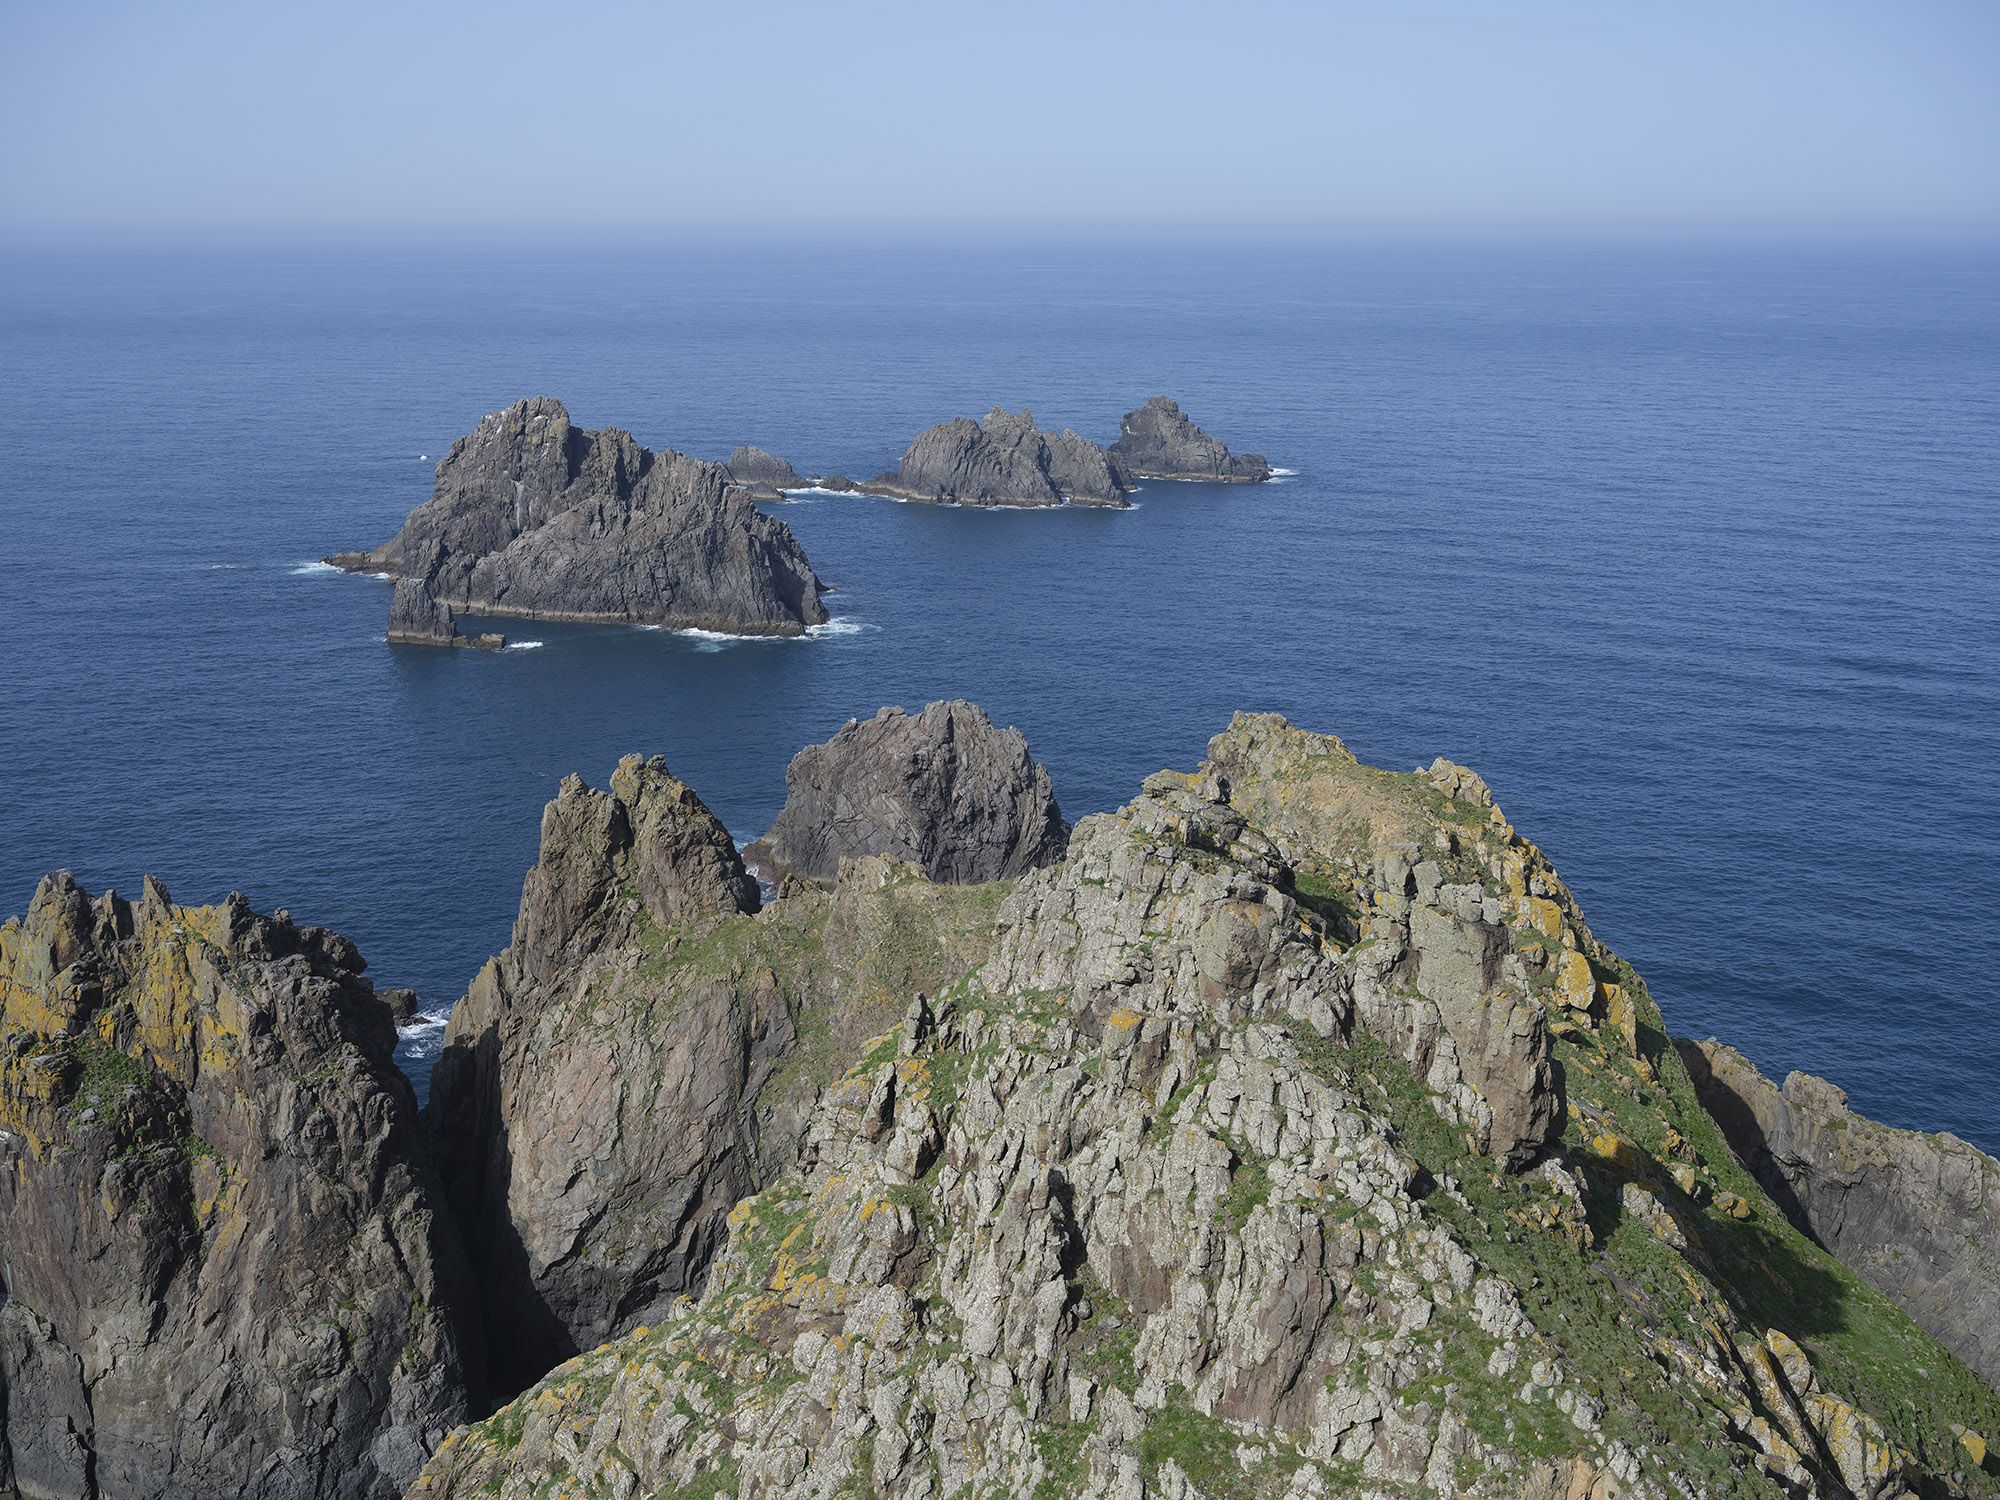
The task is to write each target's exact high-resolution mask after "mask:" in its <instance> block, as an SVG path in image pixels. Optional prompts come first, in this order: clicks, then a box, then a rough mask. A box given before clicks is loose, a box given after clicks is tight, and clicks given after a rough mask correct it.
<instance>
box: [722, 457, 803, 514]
mask: <svg viewBox="0 0 2000 1500" xmlns="http://www.w3.org/2000/svg"><path fill="white" fill-rule="evenodd" d="M722 466H723V468H725V469H727V470H728V471H729V477H730V479H731V480H733V481H734V482H735V483H736V484H737V485H739V486H741V487H742V488H743V489H744V490H745V491H747V492H748V493H749V494H750V495H751V496H753V497H754V498H756V499H759V500H782V499H784V497H785V491H787V490H797V489H803V488H805V484H806V481H805V480H804V479H803V478H802V477H801V476H800V474H799V472H798V470H796V469H794V468H793V467H792V466H791V464H789V463H788V462H786V461H785V460H784V459H782V458H780V457H778V455H777V454H775V453H769V452H766V451H765V450H764V449H762V448H759V447H758V446H756V444H754V443H745V444H744V445H743V446H742V447H741V448H738V449H737V450H736V451H735V452H734V453H732V454H730V455H729V457H728V458H727V459H726V460H725V461H724V463H723V465H722Z"/></svg>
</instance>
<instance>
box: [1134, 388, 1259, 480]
mask: <svg viewBox="0 0 2000 1500" xmlns="http://www.w3.org/2000/svg"><path fill="white" fill-rule="evenodd" d="M1111 461H1112V463H1113V464H1115V465H1116V466H1117V467H1118V469H1119V471H1120V472H1121V473H1122V474H1124V475H1126V476H1129V478H1131V479H1184V480H1202V481H1206V482H1207V483H1210V484H1256V483H1259V482H1261V481H1263V480H1266V479H1269V478H1270V477H1271V466H1270V465H1269V464H1268V463H1266V462H1265V461H1264V458H1263V455H1262V454H1257V453H1231V452H1230V451H1229V445H1228V444H1227V443H1224V442H1221V441H1219V440H1218V439H1216V438H1212V437H1210V436H1209V435H1208V434H1207V433H1205V432H1203V431H1202V430H1201V429H1200V428H1199V427H1197V426H1195V425H1194V423H1193V422H1192V421H1191V420H1190V419H1189V418H1188V416H1187V414H1186V413H1185V412H1183V411H1182V410H1181V408H1180V403H1179V402H1178V401H1175V400H1173V399H1172V398H1171V397H1168V396H1155V397H1153V398H1152V400H1150V401H1148V402H1147V403H1146V404H1145V405H1144V406H1142V407H1140V408H1139V409H1138V410H1137V411H1130V412H1127V413H1126V414H1125V420H1124V421H1123V422H1122V423H1120V424H1119V428H1118V441H1117V442H1115V443H1113V444H1112V445H1111Z"/></svg>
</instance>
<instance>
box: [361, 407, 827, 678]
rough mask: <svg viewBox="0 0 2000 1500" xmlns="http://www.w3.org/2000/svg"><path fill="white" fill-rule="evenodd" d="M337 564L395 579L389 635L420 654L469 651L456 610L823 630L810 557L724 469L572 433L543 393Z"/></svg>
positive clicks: (769, 631)
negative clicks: (395, 524) (390, 526)
mask: <svg viewBox="0 0 2000 1500" xmlns="http://www.w3.org/2000/svg"><path fill="white" fill-rule="evenodd" d="M739 456H740V455H739ZM763 457H765V458H768V457H769V455H764V456H763ZM746 462H749V460H747V459H746ZM753 466H760V465H759V464H753ZM327 561H329V562H331V563H333V564H334V565H335V566H337V567H342V568H346V569H348V570H350V571H353V572H366V573H386V574H389V575H391V576H393V577H395V578H396V579H397V589H396V597H395V600H394V602H393V603H392V605H391V617H390V638H391V639H392V640H397V641H403V642H412V643H416V644H443V645H451V644H458V643H460V641H461V640H462V639H463V638H462V637H461V636H460V634H459V632H458V629H457V625H456V620H455V615H454V612H464V613H472V614H484V615H506V616H525V617H528V618H534V619H552V620H614V621H628V622H631V623H634V624H652V625H665V626H668V627H671V628H676V629H684V628H697V629H703V630H720V631H729V632H733V633H737V634H746V635H798V634H800V633H802V632H803V631H804V630H805V629H806V628H807V627H808V626H811V625H818V624H823V623H825V621H826V619H827V613H826V608H825V605H824V604H823V603H822V602H821V597H820V596H821V593H822V585H821V584H820V581H819V579H818V577H817V576H816V575H815V574H814V573H813V570H812V565H811V564H810V563H809V562H807V560H806V555H805V552H804V550H803V549H802V548H801V547H800V546H799V544H798V541H797V540H796V539H795V538H794V537H793V536H792V533H791V531H790V529H789V528H787V527H786V526H785V524H784V523H783V522H782V521H778V520H775V519H773V518H772V517H770V516H767V515H765V514H764V513H763V512H761V511H759V510H758V509H757V506H756V503H755V497H754V494H753V492H752V491H751V490H750V489H748V488H746V487H745V486H744V484H743V483H742V482H739V480H738V479H737V478H735V477H734V476H733V474H732V472H731V471H730V470H729V469H726V468H725V467H723V466H722V465H720V464H712V463H705V462H703V461H702V460H700V459H696V458H689V457H688V456H687V455H685V454H681V453H674V452H671V451H668V452H662V453H654V452H652V451H651V450H649V449H646V448H643V447H641V446H640V445H639V444H638V443H636V442H635V441H633V439H632V435H631V434H630V433H628V432H624V431H621V430H619V429H617V428H606V429H604V430H602V431H594V430H586V429H583V428H579V427H574V426H572V425H571V424H570V420H569V413H568V412H567V411H566V410H565V409H564V408H563V405H562V403H561V402H559V401H555V400H552V399H550V398H549V397H546V396H537V397H533V398H531V399H529V400H526V401H520V402H516V403H515V404H514V405H513V406H510V407H508V408H507V409H506V410H505V411H500V412H494V413H492V414H491V415H489V416H487V417H486V418H484V419H483V420H482V421H481V422H480V424H479V426H478V428H477V429H476V430H475V431H473V432H472V433H470V434H469V435H467V436H465V437H462V438H460V439H459V440H458V441H457V442H456V443H454V444H453V445H452V449H451V452H450V453H448V454H447V455H446V456H445V458H444V460H443V462H441V463H440V464H439V465H438V467H437V487H436V490H435V492H434V494H433V495H432V498H431V499H430V500H429V501H427V502H426V503H425V504H423V505H420V506H418V507H417V508H416V509H415V510H414V511H412V512H411V513H410V516H409V519H408V520H407V521H405V522H404V523H403V529H402V530H401V531H399V532H398V533H397V534H396V535H395V536H394V537H392V538H391V539H390V540H389V541H387V542H384V543H383V544H382V545H381V546H379V547H377V548H375V549H374V550H373V551H369V552H343V553H336V554H335V555H333V556H332V557H330V558H328V559H327ZM474 644H486V642H484V641H476V642H474Z"/></svg>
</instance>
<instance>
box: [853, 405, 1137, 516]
mask: <svg viewBox="0 0 2000 1500" xmlns="http://www.w3.org/2000/svg"><path fill="white" fill-rule="evenodd" d="M1130 488H1131V486H1130V485H1129V484H1127V483H1125V482H1124V481H1122V480H1121V479H1120V477H1119V475H1118V473H1117V472H1116V470H1115V469H1114V467H1113V465H1112V463H1111V461H1110V459H1109V458H1108V457H1107V456H1106V455H1105V452H1104V450H1103V449H1102V448H1100V447H1098V446H1097V444H1095V443H1093V442H1091V441H1090V440H1089V439H1087V438H1081V437H1078V436H1077V435H1076V434H1075V433H1074V432H1070V431H1067V430H1065V431H1062V432H1043V431H1042V430H1041V429H1040V428H1038V427H1037V426H1035V419H1034V416H1033V415H1032V414H1031V413H1029V412H1028V411H1026V410H1023V411H1021V412H1020V413H1018V414H1015V413H1010V412H1008V411H1007V410H1006V409H1005V408H1003V407H998V406H996V407H994V408H993V410H992V411H990V412H988V413H987V414H986V418H985V420H984V421H981V422H975V421H973V420H972V419H971V418H970V417H958V418H955V419H953V420H952V421H949V422H940V423H938V424H937V425H936V426H935V427H928V428H926V429H924V431H922V432H920V433H918V434H917V436H916V439H915V440H914V441H913V442H912V443H911V444H910V446H909V447H908V448H907V449H906V450H904V453H903V461H902V463H901V464H899V465H898V466H897V467H896V469H895V471H894V472H893V473H889V474H882V475H879V476H877V477H876V478H875V479H873V480H871V481H870V482H869V483H868V485H867V486H866V489H867V490H868V492H869V493H871V494H879V495H888V496H891V497H893V498H896V499H900V500H923V501H927V502H930V503H932V504H937V505H1012V506H1050V505H1062V504H1065V503H1067V504H1070V505H1103V506H1114V507H1117V506H1124V505H1126V504H1128V503H1129V502H1128V501H1127V500H1126V499H1125V492H1126V490H1128V489H1130Z"/></svg>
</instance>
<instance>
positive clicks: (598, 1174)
mask: <svg viewBox="0 0 2000 1500" xmlns="http://www.w3.org/2000/svg"><path fill="white" fill-rule="evenodd" d="M995 904H996V903H995V901H994V898H993V896H992V895H991V894H990V893H988V892H986V891H983V890H979V889H973V890H969V891H965V892H962V893H961V892H946V891H942V890H939V889H937V888H934V887H931V886H930V885H929V884H928V883H927V882H924V881H922V880H921V879H917V878H915V877H914V875H913V873H912V872H908V871H905V870H900V869H898V868H896V867H894V866H891V865H889V864H888V863H886V862H884V861H881V860H874V861H861V862H858V863H853V864H850V865H849V866H848V867H847V869H846V870H844V871H843V872H842V878H841V881H840V882H839V884H838V885H837V886H836V887H835V888H834V889H833V890H831V891H825V892H814V893H811V894H801V895H798V896H795V897H791V898H788V899H786V900H784V901H782V902H779V903H777V905H776V906H775V907H773V908H772V909H770V910H769V911H765V912H762V913H758V911H757V889H756V885H755V883H754V882H753V881H751V880H750V878H749V877H748V876H747V875H746V874H745V872H744V869H743V866H742V863H741V862H740V860H739V859H738V857H737V854H736V851H735V848H734V846H733V845H732V844H731V842H730V839H729V836H728V834H727V833H726V832H725V831H724V830H723V828H722V826H721V825H720V824H719V823H718V822H716V820H715V819H714V817H713V816H712V815H711V814H710V813H709V811H708V809H707V808H705V807H704V806H703V805H702V804H701V802H700V800H699V799H698V798H697V797H696V796H695V795H694V793H693V792H691V791H690V790H689V789H688V788H687V787H686V786H684V785H683V784H682V783H680V782H679V781H677V780H675V779H674V778H673V777H672V776H671V775H670V774H669V773H668V772H667V770H666V769H665V767H664V766H663V765H662V764H661V763H659V762H658V761H650V762H648V761H641V760H639V759H638V758H636V757H633V758H629V759H627V760H625V761H624V762H622V763H621V764H620V765H619V767H618V771H617V773H616V774H615V775H614V776H613V777H612V780H611V787H610V791H609V792H608V793H604V792H598V791H594V790H591V789H590V788H588V787H586V786H585V785H584V784H583V783H582V782H581V781H580V780H578V779H576V778H574V777H572V778H571V779H570V780H568V781H566V782H565V783H564V784H563V787H562V790H561V792H560V794H559V795H558V796H557V798H556V799H555V801H554V802H552V803H550V804H549V807H548V810H547V812H546V813H545V814H544V815H543V819H542V844H541V857H540V861H539V862H538V863H537V864H536V866H535V868H534V869H533V870H531V871H530V872H529V875H528V878H527V881H526V883H525V885H524V887H523V890H522V896H521V910H520V916H519V919H518V920H517V921H516V923H515V928H514V938H513V942H512V943H511V944H510V945H509V947H508V948H507V950H506V951H505V952H504V953H502V954H501V955H500V956H499V957H498V958H496V959H495V960H494V961H493V962H491V963H489V964H488V965H487V966H486V968H485V969H484V970H483V971H482V972H481V973H480V975H479V977H478V978H477V979H476V980H475V981H474V982H473V984H472V987H471V989H470V990H469V991H468V992H467V994H466V996H465V998H464V999H463V1000H461V1001H460V1002H459V1004H458V1006H457V1008H456V1009H455V1010H454V1011H453V1012H452V1017H451V1022H450V1025H449V1027H448V1028H447V1031H446V1034H445V1045H444V1049H443V1053H442V1055H441V1056H440V1057H439V1059H438V1063H437V1066H436V1069H435V1071H434V1072H433V1074H432V1083H431V1090H432V1091H431V1103H430V1106H429V1110H428V1112H427V1122H428V1125H429V1128H430V1130H431V1133H432V1136H433V1138H434V1140H435V1141H436V1143H437V1150H438V1159H439V1161H440V1163H441V1164H442V1170H443V1171H444V1173H445V1179H446V1189H447V1192H448V1194H449V1196H450V1198H451V1200H452V1202H453V1205H454V1207H455V1209H456V1211H457V1213H458V1214H459V1216H460V1218H461V1219H462V1221H463V1223H464V1224H465V1225H466V1232H467V1243H468V1245H469V1246H470V1249H471V1254H472V1259H473V1265H474V1269H475V1272H476V1274H477V1276H478V1279H479V1282H480V1286H481V1290H482V1294H483V1296H484V1306H485V1309H486V1317H487V1321H488V1338H489V1341H490V1343H491V1346H492V1354H493V1361H494V1367H495V1383H496V1385H497V1386H498V1387H500V1388H501V1389H503V1390H509V1391H511V1390H513V1389H516V1388H518V1387H519V1386H520V1385H521V1384H523V1383H525V1382H526V1381H528V1380H531V1379H533V1378H535V1377H536V1376H538V1375H540V1374H542V1373H543V1372H544V1371H546V1370H547V1369H548V1368H549V1366H550V1365H552V1364H553V1363H555V1362H556V1361H557V1360H559V1359H562V1358H565V1357H567V1356H568V1355H570V1354H573V1353H574V1352H575V1351H576V1350H578V1349H580V1348H590V1347H593V1346H595V1345H596V1344H598V1343H599V1342H600V1341H602V1340H603V1339H604V1338H606V1337H607V1336H610V1335H612V1334H615V1333H621V1332H623V1331H625V1330H626V1329H628V1328H630V1327H631V1326H633V1325H634V1324H635V1323H637V1322H640V1321H643V1320H645V1319H648V1318H655V1317H658V1316H660V1315H663V1314H664V1313H665V1311H666V1310H667V1309H668V1308H669V1307H670V1306H671V1304H672V1302H673V1300H674V1299H675V1298H676V1297H678V1296H680V1295H681V1294H682V1293H685V1292H690V1291H693V1290H695V1289H697V1288H698V1287H699V1285H700V1283H701V1278H702V1276H703V1274H704V1272H705V1271H706V1268H707V1266H708V1263H709V1260H710V1258H711V1257H712V1255H713V1253H714V1250H715V1248H716V1246H717V1245H718V1244H719V1242H720V1239H721V1236H722V1233H723V1224H724V1219H725V1216H726V1215H727V1213H728V1212H729V1210H730V1208H731V1207H732V1206H733V1205H734V1204H735V1203H736V1202H737V1201H738V1200H739V1199H741V1198H742V1197H744V1196H745V1195H746V1194H748V1193H750V1192H751V1191H754V1190H755V1189H756V1188H758V1187H760V1186H762V1185H763V1183H765V1182H766V1181H768V1180H770V1178H771V1177H772V1176H773V1175H775V1174H776V1173H777V1172H779V1171H782V1170H784V1169H785V1168H788V1167H789V1166H790V1165H791V1162H792V1160H793V1151H794V1148H795V1146H796V1142H797V1138H798V1134H799V1131H800V1129H801V1128H802V1123H803V1113H804V1110H805V1109H806V1108H807V1107H809V1105H810V1104H811V1102H812V1100H813V1098H814V1097H816V1092H817V1087H818V1084H819V1083H820V1082H821V1081H823V1079H824V1076H825V1074H826V1072H827V1070H828V1068H829V1067H830V1066H831V1064H830V1063H829V1061H828V1058H829V1055H838V1056H842V1057H844V1056H847V1055H851V1049H852V1047H853V1046H854V1045H855V1044H856V1043H857V1042H858V1040H859V1038H860V1037H861V1036H863V1035H866V1034H867V1032H868V1031H872V1030H874V1029H879V1027H880V1026H882V1025H885V1024H887V1022H888V1020H889V1019H892V1018H893V1015H894V1014H895V1011H896V1008H898V1007H900V1006H901V1005H902V1004H903V1003H904V997H905V996H906V995H907V994H908V993H909V991H910V990H911V989H912V988H918V987H930V986H935V985H938V984H941V983H944V982H947V981H949V980H950V979H952V978H955V977H957V976H958V975H960V974H962V973H964V972H965V970H966V969H967V968H969V967H970V966H971V964H972V963H973V962H975V961H976V957H977V955H978V954H979V953H981V952H983V948H984V944H985V942H986V937H985V933H986V930H987V927H988V926H989V925H990V921H991V915H992V910H993V907H994V905H995Z"/></svg>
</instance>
